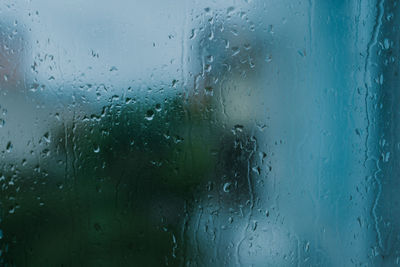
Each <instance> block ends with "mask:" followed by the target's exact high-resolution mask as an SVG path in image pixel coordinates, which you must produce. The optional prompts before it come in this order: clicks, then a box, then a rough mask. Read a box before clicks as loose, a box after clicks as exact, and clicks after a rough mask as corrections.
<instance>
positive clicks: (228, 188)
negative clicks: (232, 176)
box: [223, 183, 232, 193]
mask: <svg viewBox="0 0 400 267" xmlns="http://www.w3.org/2000/svg"><path fill="white" fill-rule="evenodd" d="M223 190H224V192H225V193H229V192H230V191H231V190H232V183H225V184H224V187H223Z"/></svg>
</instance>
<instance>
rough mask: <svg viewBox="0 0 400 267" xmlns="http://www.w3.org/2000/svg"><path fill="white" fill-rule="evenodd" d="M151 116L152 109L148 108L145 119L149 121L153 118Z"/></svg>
mask: <svg viewBox="0 0 400 267" xmlns="http://www.w3.org/2000/svg"><path fill="white" fill-rule="evenodd" d="M153 118H154V111H153V110H151V109H149V110H148V111H147V112H146V116H145V119H146V120H148V121H151V120H153Z"/></svg>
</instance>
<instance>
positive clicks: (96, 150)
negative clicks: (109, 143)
mask: <svg viewBox="0 0 400 267" xmlns="http://www.w3.org/2000/svg"><path fill="white" fill-rule="evenodd" d="M93 152H94V153H99V152H100V146H99V145H94V148H93Z"/></svg>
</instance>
